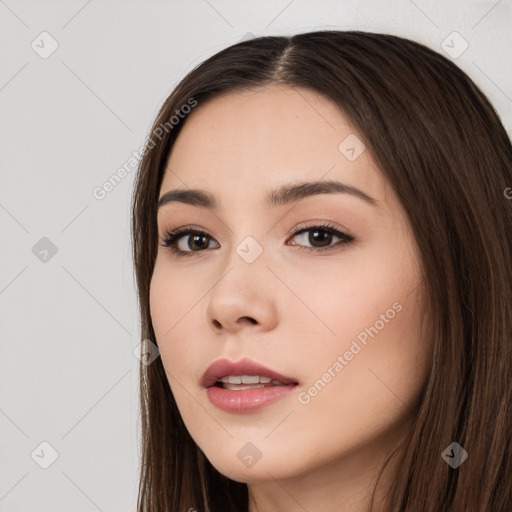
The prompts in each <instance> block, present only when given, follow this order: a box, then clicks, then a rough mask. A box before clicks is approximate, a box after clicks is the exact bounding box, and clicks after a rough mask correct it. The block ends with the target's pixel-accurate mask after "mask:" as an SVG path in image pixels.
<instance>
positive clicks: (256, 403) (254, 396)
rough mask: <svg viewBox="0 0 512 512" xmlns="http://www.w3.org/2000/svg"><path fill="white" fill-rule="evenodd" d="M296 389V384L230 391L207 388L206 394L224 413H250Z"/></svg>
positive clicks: (213, 387)
mask: <svg viewBox="0 0 512 512" xmlns="http://www.w3.org/2000/svg"><path fill="white" fill-rule="evenodd" d="M296 387H297V384H289V385H287V386H272V387H266V388H255V389H246V390H244V391H231V390H229V389H224V388H219V387H217V386H211V387H209V388H207V390H206V393H207V395H208V398H209V400H210V402H211V403H212V404H213V405H215V407H218V408H219V409H222V410H223V411H225V412H231V413H251V412H255V411H258V410H260V409H263V408H264V407H267V406H268V405H270V404H273V403H274V402H277V401H278V400H281V399H283V398H286V397H287V396H289V395H290V394H292V393H293V392H294V391H295V388H296Z"/></svg>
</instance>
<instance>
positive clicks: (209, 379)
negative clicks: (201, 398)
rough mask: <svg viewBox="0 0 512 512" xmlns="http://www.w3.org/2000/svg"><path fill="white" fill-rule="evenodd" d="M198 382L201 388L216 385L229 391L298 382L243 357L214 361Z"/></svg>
mask: <svg viewBox="0 0 512 512" xmlns="http://www.w3.org/2000/svg"><path fill="white" fill-rule="evenodd" d="M200 384H201V386H202V387H203V388H209V387H212V386H216V387H220V388H223V389H229V390H231V391H243V390H246V389H257V388H263V387H272V386H287V385H293V384H299V382H298V381H297V380H296V379H294V378H292V377H287V376H285V375H282V374H281V373H279V372H277V371H275V370H272V369H270V368H267V367H266V366H263V365H262V364H260V363H257V362H256V361H252V360H251V359H248V358H244V359H241V360H240V361H230V360H229V359H219V360H218V361H215V362H214V363H213V364H211V365H210V366H209V367H208V369H207V370H206V372H205V373H204V375H203V377H202V378H201V381H200Z"/></svg>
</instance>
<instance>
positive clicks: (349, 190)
mask: <svg viewBox="0 0 512 512" xmlns="http://www.w3.org/2000/svg"><path fill="white" fill-rule="evenodd" d="M319 194H350V195H352V196H354V197H357V198H359V199H361V200H363V201H365V202H366V203H368V204H370V205H372V206H377V201H376V200H375V199H374V198H373V197H370V196H369V195H368V194H366V193H365V192H363V191H362V190H360V189H358V188H356V187H353V186H352V185H347V184H346V183H341V182H339V181H306V182H299V183H292V184H288V185H283V186H281V187H279V188H277V189H276V190H273V191H271V192H269V193H268V194H267V197H266V206H268V207H276V206H283V205H286V204H289V203H293V202H297V201H300V200H301V199H305V198H307V197H310V196H314V195H319ZM170 203H185V204H189V205H192V206H197V207H199V208H206V209H209V210H216V209H218V203H217V200H216V199H215V197H214V196H213V195H212V194H210V193H209V192H206V191H204V190H197V189H181V190H179V189H177V190H169V191H168V192H166V193H165V194H163V195H162V197H160V199H159V200H158V208H161V207H162V206H164V205H166V204H170Z"/></svg>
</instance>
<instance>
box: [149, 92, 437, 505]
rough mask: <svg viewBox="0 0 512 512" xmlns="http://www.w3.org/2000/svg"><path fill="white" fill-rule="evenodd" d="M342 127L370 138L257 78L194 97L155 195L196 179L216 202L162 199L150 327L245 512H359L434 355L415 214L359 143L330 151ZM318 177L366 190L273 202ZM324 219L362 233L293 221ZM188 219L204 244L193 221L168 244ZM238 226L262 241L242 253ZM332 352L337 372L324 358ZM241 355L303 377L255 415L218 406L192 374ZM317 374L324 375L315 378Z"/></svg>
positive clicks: (192, 425) (190, 422)
mask: <svg viewBox="0 0 512 512" xmlns="http://www.w3.org/2000/svg"><path fill="white" fill-rule="evenodd" d="M350 134H355V135H356V136H357V137H358V138H359V139H360V140H361V141H362V140H363V137H362V136H361V135H360V134H359V133H358V132H357V130H355V129H354V128H353V127H352V126H351V125H350V123H349V122H348V120H347V119H346V118H345V117H344V116H343V115H342V113H341V112H340V111H339V110H338V109H336V107H335V106H334V104H333V103H331V101H330V100H328V99H326V98H325V97H323V96H320V95H318V94H316V93H314V92H312V91H309V90H306V89H294V88H290V87H285V86H275V85H274V86H270V87H261V88H258V89H255V90H252V91H244V92H231V93H227V94H224V95H222V96H218V97H216V98H214V99H213V100H211V101H209V102H207V103H205V104H204V105H199V106H198V107H197V108H196V109H195V111H194V112H193V113H192V114H191V115H190V116H189V118H188V119H187V121H186V123H185V125H184V126H183V130H182V131H181V133H180V135H179V137H178V139H177V141H176V143H175V146H174V148H173V151H172V153H171V156H170V159H169V161H168V163H167V169H166V172H165V175H164V179H163V183H162V186H161V190H160V197H161V196H162V195H163V194H164V193H165V192H167V191H169V190H175V189H182V190H183V189H201V190H205V191H207V192H208V193H210V194H211V195H213V196H214V197H215V199H216V201H217V203H218V208H217V210H208V209H205V208H201V207H198V206H193V205H190V204H183V203H169V204H167V205H165V206H163V207H161V208H160V209H159V212H158V230H159V238H160V240H159V242H160V243H159V247H158V254H157V259H156V263H155V269H154V273H153V276H152V281H151V293H150V307H151V317H152V321H153V326H154V329H155V333H156V337H157V340H158V345H159V348H160V354H161V357H162V363H163V365H164V368H165V370H166V374H167V376H168V379H169V384H170V386H171V389H172V392H173V394H174V397H175V400H176V403H177V405H178V408H179V410H180V413H181V415H182V418H183V420H184V422H185V425H186V427H187V429H188V431H189V432H190V435H191V436H192V438H193V439H194V441H195V442H196V443H197V445H198V446H199V448H200V449H201V450H202V451H203V452H204V454H205V456H206V457H207V458H208V459H209V461H210V462H211V463H212V464H213V466H214V467H215V468H216V469H217V470H218V471H220V472H221V473H222V474H224V475H226V476H228V477H229V478H231V479H233V480H236V481H239V482H246V483H247V484H248V486H249V495H250V508H249V511H250V512H277V511H280V512H295V511H304V510H305V511H309V512H311V511H315V512H334V511H336V512H366V511H367V508H368V505H369V500H370V497H371V494H372V492H373V489H374V487H375V485H376V478H377V475H378V473H379V471H380V469H381V466H382V464H383V463H384V460H385V459H386V457H387V456H388V455H389V454H390V453H391V451H392V450H393V448H394V447H395V445H396V444H397V443H398V442H399V440H400V439H401V437H402V436H403V435H404V434H405V433H406V432H407V429H408V428H409V426H410V421H411V419H412V417H413V414H412V413H411V411H412V410H413V407H414V406H415V404H416V403H417V400H418V397H419V394H420V392H421V389H422V386H423V385H424V383H425V380H426V377H427V373H428V371H429V368H430V362H431V358H430V356H431V354H430V350H431V346H430V344H429V343H427V342H426V336H425V333H423V332H421V329H420V321H421V318H422V315H423V313H424V311H425V301H424V296H423V287H422V285H421V277H420V265H419V261H420V260H419V255H418V253H417V249H416V246H415V244H414V240H413V235H412V232H411V229H410V226H409V223H408V220H407V216H406V214H405V212H404V211H403V209H402V207H401V205H400V203H399V201H398V199H397V197H396V195H395V193H394V192H393V190H392V189H391V188H390V187H389V186H388V184H387V182H386V180H385V179H384V176H383V175H382V173H381V172H380V171H379V170H378V166H377V165H376V163H375V162H374V160H373V159H372V157H371V155H370V152H369V150H368V149H366V150H364V151H363V152H362V153H361V154H360V155H359V156H358V157H357V158H355V159H353V161H351V160H350V159H349V158H347V156H346V153H343V150H342V151H340V150H339V149H338V146H339V145H340V143H341V142H342V141H343V140H344V139H345V138H346V137H347V136H348V135H350ZM349 146H350V145H349ZM353 153H354V152H352V153H351V155H353ZM327 180H333V181H339V182H342V183H344V184H348V185H351V186H353V187H357V188H358V189H359V190H361V191H362V192H364V193H365V194H366V195H368V196H370V197H371V198H373V199H374V200H375V204H370V203H369V202H367V201H364V200H362V199H361V198H359V197H356V196H354V195H351V194H348V193H331V194H328V193H322V194H318V195H312V196H309V197H306V198H303V199H301V200H298V201H296V202H293V203H289V204H285V205H279V206H272V207H270V206H265V200H266V195H267V193H268V192H269V191H271V190H274V189H276V188H278V187H280V186H282V185H286V184H290V183H294V182H295V183H296V182H298V181H327ZM326 222H327V223H328V224H330V225H333V226H335V227H336V229H338V230H339V231H341V232H342V233H347V234H350V235H351V236H352V237H353V238H354V241H352V242H351V243H348V244H345V245H340V238H338V236H337V235H332V237H331V239H330V240H331V241H330V242H329V240H328V241H327V242H326V243H324V244H321V243H319V242H318V241H317V240H323V239H324V238H326V237H327V236H328V235H327V234H325V232H321V233H320V235H322V234H323V236H321V237H320V238H314V237H313V235H314V231H315V230H310V231H306V232H303V233H302V234H296V235H293V234H292V233H293V231H294V230H297V231H298V229H297V228H304V227H310V226H317V225H319V224H322V223H326ZM304 223H307V226H304ZM190 225H192V226H193V227H194V228H198V229H200V230H202V231H205V232H207V233H208V237H207V238H206V239H201V238H200V239H199V240H196V242H197V243H196V244H194V236H193V235H184V236H182V237H181V239H180V241H179V243H178V244H177V248H179V249H180V250H183V251H187V252H191V251H192V252H194V251H195V252H194V254H192V255H191V256H190V257H187V256H184V257H177V256H175V255H174V254H173V253H172V252H171V251H170V248H168V247H163V246H162V245H161V242H162V240H161V238H162V237H163V236H165V234H166V233H167V232H172V231H176V230H177V229H179V228H181V227H185V226H190ZM248 236H250V237H252V238H254V239H255V240H256V241H257V242H258V244H259V245H260V246H261V248H262V249H263V252H262V253H261V254H260V255H259V256H258V257H257V258H256V259H255V260H254V261H253V262H252V263H247V261H245V260H244V259H243V258H242V257H241V256H240V255H239V254H238V253H237V251H236V249H237V247H238V246H239V244H240V243H241V242H242V241H244V239H245V238H246V237H248ZM315 242H316V244H315ZM326 245H327V246H330V249H328V250H326V251H324V252H321V253H314V252H307V251H308V248H310V249H312V248H315V247H324V246H326ZM301 246H302V248H304V249H301ZM393 305H395V306H394V307H395V309H393ZM400 306H401V308H400ZM386 312H387V313H386ZM383 314H384V315H383ZM386 315H387V316H386ZM391 317H392V319H391ZM379 320H380V322H379ZM374 326H377V327H376V331H377V334H375V335H374V337H372V336H368V337H367V338H368V339H367V344H366V345H363V344H362V343H359V342H358V345H359V346H360V347H361V350H360V351H359V352H358V353H357V355H354V356H353V357H352V358H350V354H348V355H347V354H346V353H347V351H350V347H351V346H353V345H352V343H353V342H354V340H356V341H357V340H358V338H357V336H358V335H359V336H360V338H361V337H363V336H364V335H363V334H361V333H362V332H366V331H364V330H365V328H368V329H369V328H370V327H374ZM381 326H382V327H381ZM374 329H375V327H374ZM372 332H375V330H374V331H372ZM360 338H359V339H360ZM338 356H341V357H342V358H343V369H342V370H341V371H339V364H338V370H336V369H334V370H333V364H334V363H335V362H336V361H339V359H337V358H338ZM242 357H248V358H250V359H253V360H255V361H257V362H259V363H261V364H263V365H265V366H267V367H269V368H272V369H274V370H276V371H278V372H279V373H281V374H284V375H287V376H291V377H294V378H295V379H296V380H297V381H298V382H299V386H298V388H297V390H296V392H294V393H293V394H292V395H291V396H289V397H286V398H284V399H283V400H280V401H278V402H276V403H274V404H271V405H269V406H267V407H266V408H264V409H262V410H259V411H257V412H255V413H250V414H236V413H229V412H225V411H223V410H220V409H218V408H217V407H215V406H214V405H213V404H212V403H211V402H210V401H209V400H208V398H207V395H206V390H205V389H204V388H202V387H201V386H200V384H199V381H200V379H201V376H202V375H203V373H204V372H205V370H206V369H207V368H208V366H209V365H210V364H211V363H212V362H214V361H216V360H217V359H220V358H227V359H231V360H233V361H237V360H239V359H241V358H242ZM349 358H350V360H349ZM329 368H331V373H330V374H329V375H330V378H329V375H327V376H324V375H325V374H326V372H328V369H329ZM322 376H324V377H322ZM319 379H323V381H324V384H325V385H324V386H323V387H322V388H321V390H320V391H319V392H318V391H317V392H316V393H315V390H314V389H313V390H312V391H309V390H311V387H312V386H314V384H315V382H317V381H318V380H319ZM299 398H301V399H300V400H299ZM248 442H251V443H252V444H254V445H255V446H256V447H257V449H258V450H259V452H260V453H261V458H260V459H259V460H258V461H257V462H256V463H255V464H254V465H253V466H251V467H246V465H244V464H243V463H242V462H241V460H240V459H239V457H237V453H238V452H239V450H240V449H242V447H244V446H245V445H246V444H247V443H248ZM393 468H394V466H393V464H392V465H391V466H390V469H389V471H387V472H386V473H384V476H383V479H382V480H381V483H382V485H381V487H379V488H378V489H377V495H376V496H377V500H376V508H375V511H376V512H387V511H386V510H385V508H384V507H383V506H382V504H381V497H382V493H383V492H385V490H386V489H387V488H388V487H389V484H390V482H391V481H392V478H393V471H394V469H393ZM395 469H396V468H395Z"/></svg>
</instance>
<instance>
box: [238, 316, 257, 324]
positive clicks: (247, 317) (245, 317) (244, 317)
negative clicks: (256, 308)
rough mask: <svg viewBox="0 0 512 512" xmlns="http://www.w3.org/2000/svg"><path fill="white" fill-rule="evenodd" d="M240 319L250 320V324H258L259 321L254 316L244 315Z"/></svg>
mask: <svg viewBox="0 0 512 512" xmlns="http://www.w3.org/2000/svg"><path fill="white" fill-rule="evenodd" d="M240 321H242V322H249V323H250V324H257V323H258V322H257V321H256V320H255V319H254V318H251V317H250V316H243V317H242V318H241V319H240Z"/></svg>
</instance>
